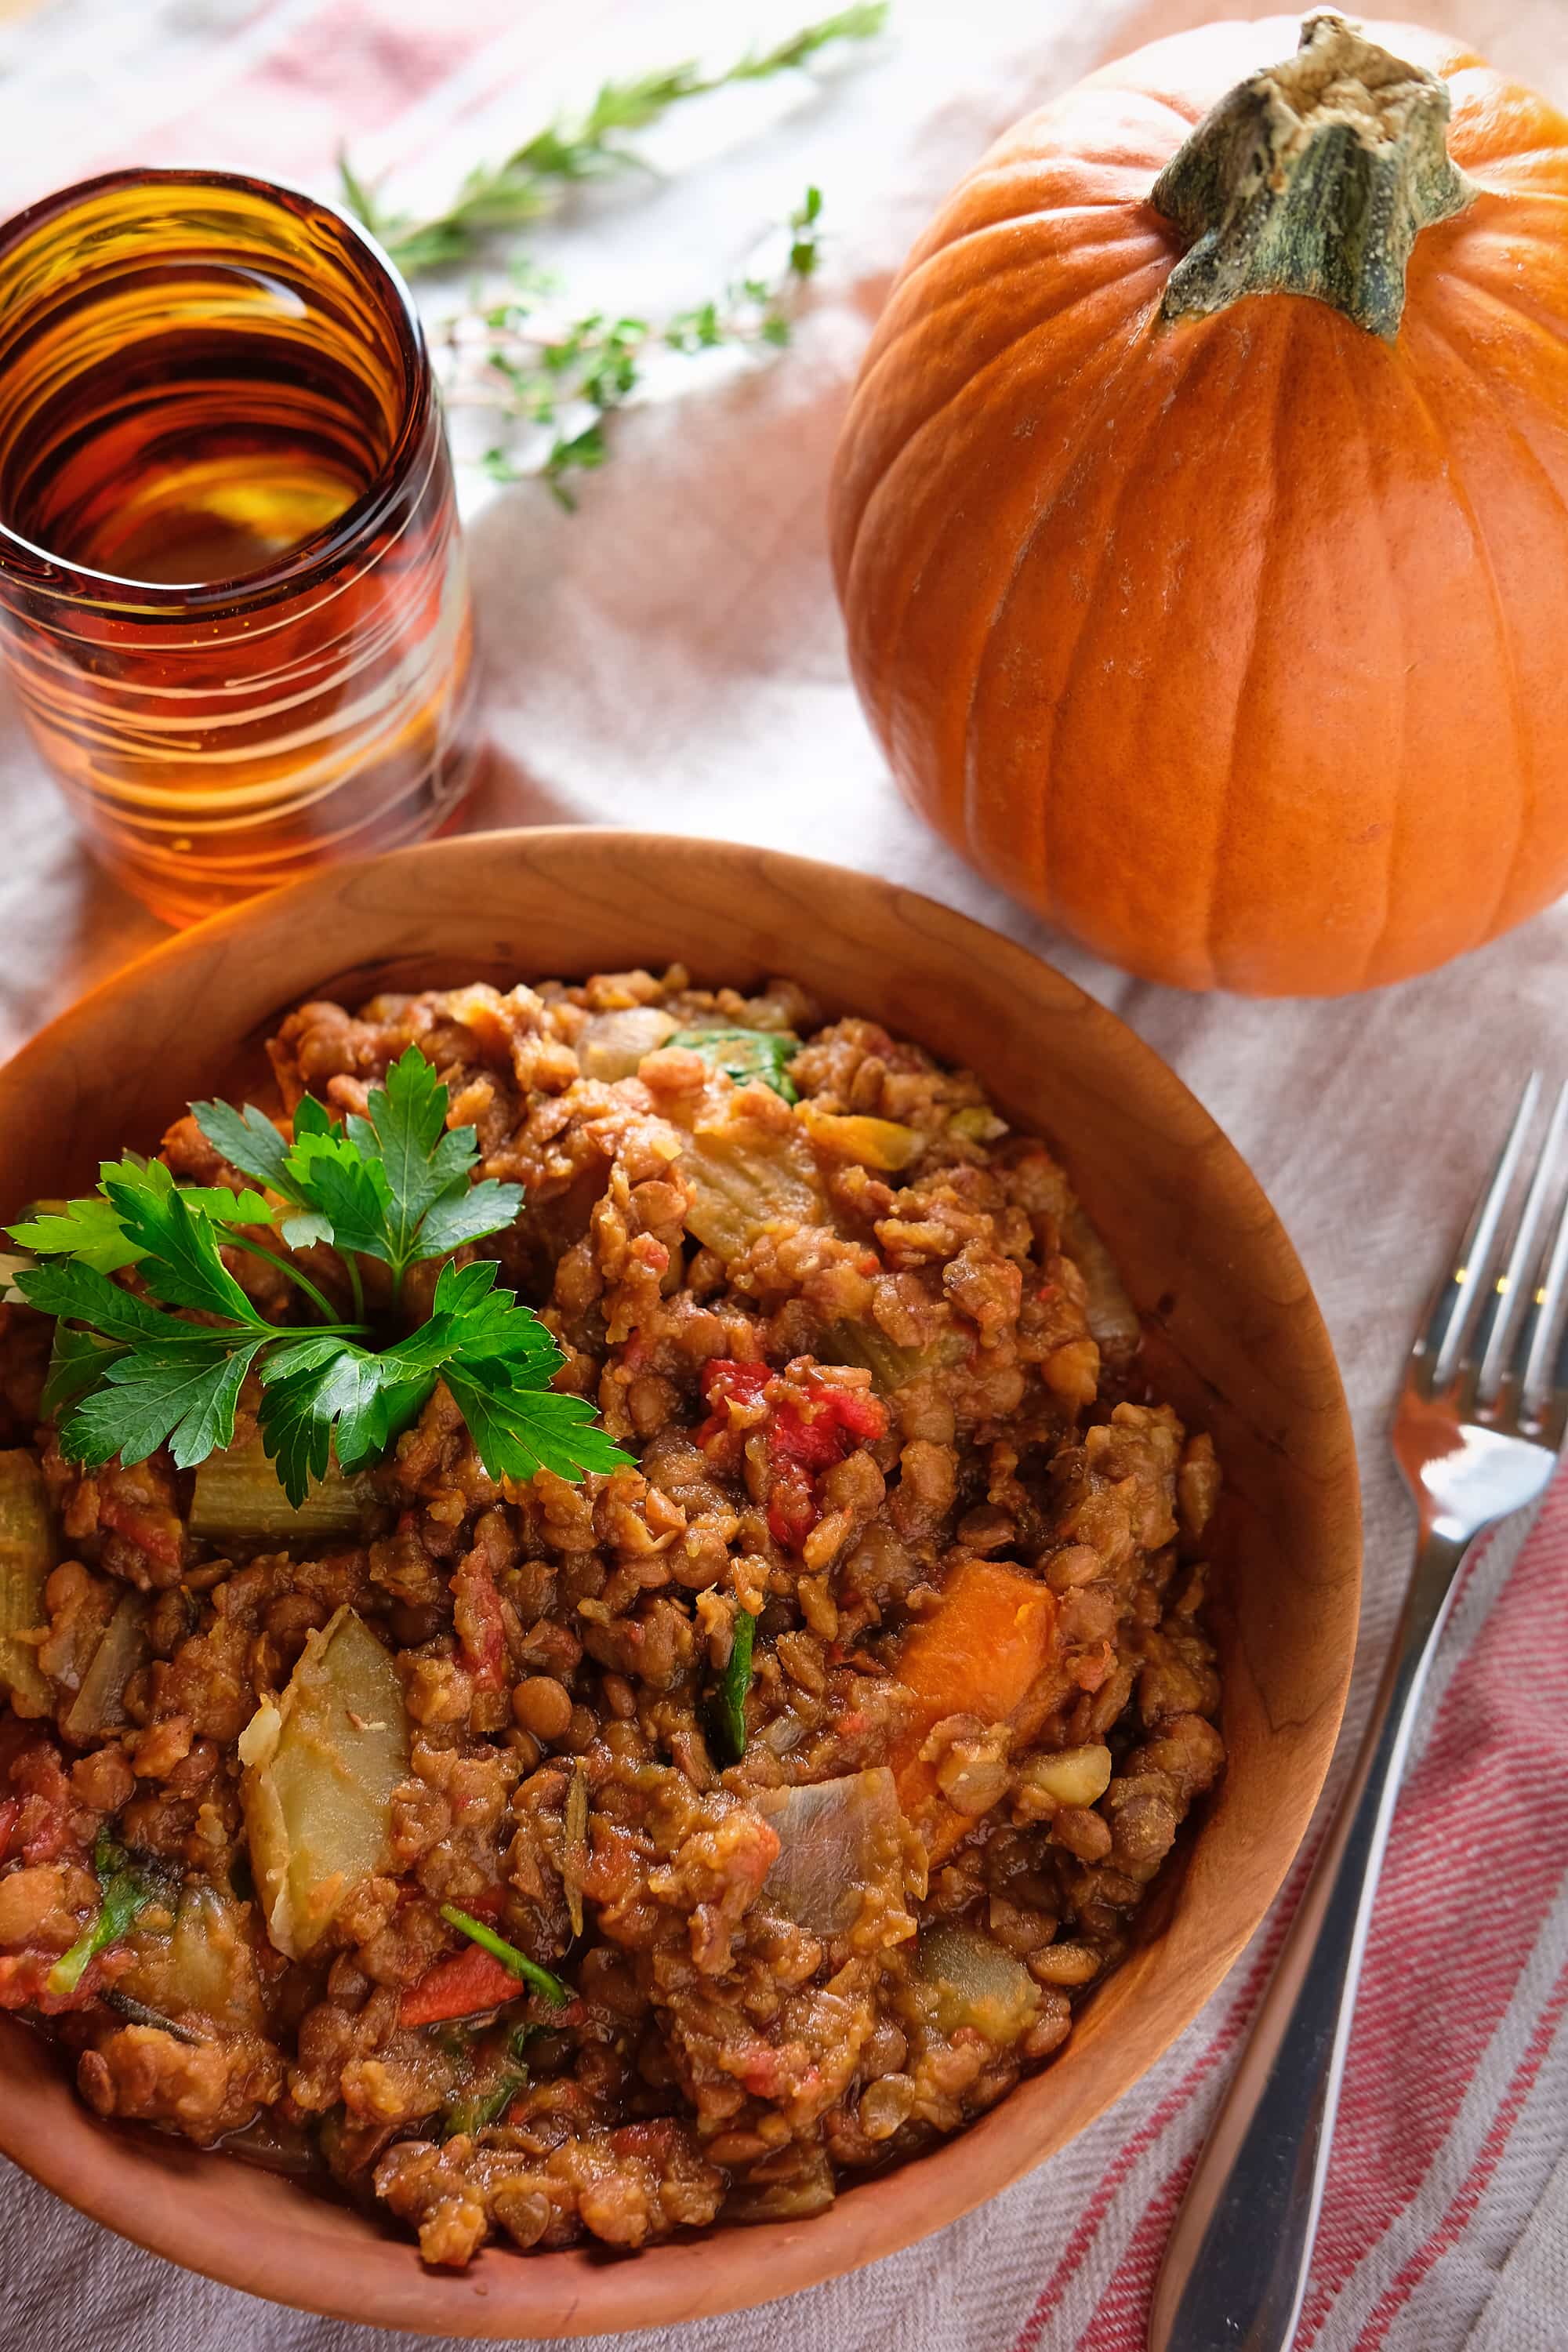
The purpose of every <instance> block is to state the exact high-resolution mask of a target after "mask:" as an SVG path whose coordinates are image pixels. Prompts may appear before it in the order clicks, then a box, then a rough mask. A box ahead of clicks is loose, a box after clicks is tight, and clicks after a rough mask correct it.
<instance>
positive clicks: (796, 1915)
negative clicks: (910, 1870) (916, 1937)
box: [747, 1764, 904, 1936]
mask: <svg viewBox="0 0 1568 2352" xmlns="http://www.w3.org/2000/svg"><path fill="white" fill-rule="evenodd" d="M747 1803H748V1804H749V1805H750V1806H751V1807H752V1811H754V1812H758V1813H760V1814H761V1815H762V1817H763V1821H765V1822H767V1823H768V1826H769V1827H770V1828H771V1829H772V1830H773V1831H774V1832H775V1833H776V1835H777V1837H778V1841H779V1850H778V1853H777V1855H776V1856H775V1857H774V1860H773V1867H772V1869H771V1870H770V1871H769V1872H768V1874H767V1877H766V1878H765V1879H764V1880H763V1892H762V1895H761V1898H760V1899H761V1902H762V1904H763V1906H764V1908H766V1909H768V1910H772V1911H774V1912H776V1913H778V1914H779V1915H780V1916H782V1917H784V1918H785V1919H789V1920H793V1921H794V1923H795V1926H796V1927H804V1928H805V1930H806V1931H807V1933H808V1934H809V1935H813V1936H839V1935H843V1934H844V1933H845V1932H846V1930H847V1929H848V1928H850V1927H854V1925H855V1923H856V1921H857V1919H858V1917H859V1916H860V1909H861V1903H862V1900H863V1897H864V1895H865V1894H866V1893H867V1891H868V1890H875V1891H877V1892H879V1893H880V1894H881V1895H882V1896H883V1898H884V1900H885V1901H886V1902H887V1903H888V1904H889V1906H896V1905H898V1904H899V1903H900V1900H901V1897H902V1893H903V1870H904V1817H903V1814H902V1813H901V1812H900V1809H899V1796H898V1790H897V1788H896V1786H895V1785H894V1780H893V1776H892V1773H891V1772H890V1771H889V1769H888V1767H887V1766H886V1765H885V1764H879V1765H876V1766H875V1767H874V1768H873V1769H871V1770H870V1771H868V1772H849V1773H846V1774H845V1775H844V1777H843V1778H842V1779H841V1780H817V1781H816V1782H813V1783H812V1784H810V1785H809V1786H806V1787H804V1788H798V1789H762V1790H757V1791H756V1792H755V1793H754V1794H752V1796H750V1797H748V1799H747Z"/></svg>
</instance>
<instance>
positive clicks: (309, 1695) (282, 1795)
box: [239, 1607, 408, 1960]
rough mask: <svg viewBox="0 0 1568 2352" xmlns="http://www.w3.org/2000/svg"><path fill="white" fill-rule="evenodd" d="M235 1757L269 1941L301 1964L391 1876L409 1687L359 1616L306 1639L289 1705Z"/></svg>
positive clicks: (254, 1728) (249, 1729)
mask: <svg viewBox="0 0 1568 2352" xmlns="http://www.w3.org/2000/svg"><path fill="white" fill-rule="evenodd" d="M239 1757H240V1761H241V1763H242V1764H243V1765H244V1766H245V1768H246V1769H245V1775H244V1779H243V1780H242V1781H241V1784H240V1801H241V1802H242V1804H243V1805H244V1808H245V1821H246V1828H247V1832H248V1835H249V1841H250V1864H251V1869H252V1871H253V1873H254V1874H255V1878H256V1885H257V1889H258V1894H259V1895H260V1898H261V1904H262V1908H263V1911H264V1913H265V1915H266V1918H267V1929H268V1935H269V1936H270V1937H271V1939H272V1942H273V1944H274V1945H275V1946H276V1948H278V1950H279V1951H280V1952H282V1953H284V1954H286V1955H287V1957H288V1958H289V1959H292V1960H297V1959H303V1958H305V1957H306V1955H307V1954H308V1953H310V1951H312V1950H313V1949H314V1948H315V1946H316V1945H317V1944H318V1943H319V1942H320V1941H321V1937H322V1936H323V1935H324V1934H325V1933H326V1930H327V1928H328V1927H330V1926H331V1922H332V1920H333V1918H334V1917H335V1916H337V1913H338V1911H339V1910H340V1909H341V1908H342V1904H343V1901H344V1899H345V1897H346V1896H347V1895H348V1894H349V1893H350V1891H351V1889H352V1888H353V1887H354V1886H355V1885H358V1884H359V1882H360V1881H361V1880H362V1879H364V1878H368V1877H370V1876H371V1875H372V1874H374V1873H375V1872H377V1871H381V1870H384V1868H385V1867H386V1864H387V1861H388V1859H389V1856H390V1852H391V1831H392V1823H391V1804H392V1792H393V1790H395V1788H396V1786H397V1784H398V1782H399V1781H400V1780H404V1779H405V1777H406V1775H407V1771H408V1718H407V1715H406V1712H405V1707H404V1704H403V1685H402V1684H401V1683H400V1682H399V1680H398V1678H397V1672H396V1669H395V1667H394V1665H393V1663H392V1660H391V1659H390V1658H389V1657H388V1655H387V1654H386V1652H385V1651H384V1649H383V1647H382V1645H381V1643H379V1642H378V1641H377V1640H376V1638H375V1635H374V1633H372V1632H371V1631H370V1629H369V1627H368V1626H366V1625H365V1624H364V1623H363V1622H362V1621H361V1620H360V1619H359V1618H358V1617H356V1616H355V1614H354V1612H353V1610H352V1609H350V1608H347V1607H344V1608H342V1609H340V1610H339V1611H338V1612H337V1615H336V1616H335V1617H333V1618H332V1620H331V1622H330V1623H329V1624H328V1625H326V1626H325V1627H323V1629H322V1630H321V1632H320V1633H312V1634H311V1635H310V1639H309V1641H308V1642H307V1643H306V1644H305V1649H304V1653H303V1654H302V1656H301V1657H300V1662H299V1664H298V1665H296V1667H295V1669H294V1672H293V1674H292V1675H291V1676H290V1678H289V1687H288V1688H287V1690H286V1691H285V1692H284V1693H283V1696H282V1698H281V1699H280V1700H279V1701H277V1702H276V1703H275V1702H273V1701H272V1700H268V1701H266V1702H265V1703H264V1704H263V1705H262V1706H259V1707H258V1709H257V1711H256V1713H255V1714H254V1715H253V1716H252V1717H251V1718H250V1721H249V1722H248V1723H247V1725H246V1727H245V1729H244V1731H243V1732H241V1734H240V1738H239Z"/></svg>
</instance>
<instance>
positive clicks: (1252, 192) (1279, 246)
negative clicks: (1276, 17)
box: [1150, 10, 1479, 341]
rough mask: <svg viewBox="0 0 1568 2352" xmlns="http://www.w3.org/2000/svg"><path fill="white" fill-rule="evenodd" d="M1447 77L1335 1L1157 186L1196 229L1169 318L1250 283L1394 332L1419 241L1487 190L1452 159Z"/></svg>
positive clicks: (1168, 297) (1199, 133)
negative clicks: (1391, 47) (1397, 50)
mask: <svg viewBox="0 0 1568 2352" xmlns="http://www.w3.org/2000/svg"><path fill="white" fill-rule="evenodd" d="M1448 112H1449V100H1448V87H1447V83H1446V82H1445V81H1443V80H1442V79H1440V78H1439V77H1438V76H1437V75H1436V74H1432V73H1427V72H1426V71H1425V70H1424V68H1421V67H1419V66H1412V65H1406V64H1405V62H1404V61H1403V59H1401V58H1395V57H1391V56H1390V55H1389V52H1388V51H1387V50H1386V49H1380V48H1379V47H1377V44H1376V43H1375V42H1374V41H1369V40H1368V39H1367V38H1366V37H1365V35H1364V34H1363V33H1362V32H1361V30H1360V29H1359V27H1358V26H1354V25H1352V24H1350V23H1348V22H1347V21H1346V19H1345V18H1344V17H1343V16H1336V15H1335V14H1333V13H1332V11H1331V10H1324V11H1323V12H1322V13H1321V15H1317V16H1309V17H1307V18H1306V19H1305V20H1304V22H1303V24H1302V26H1301V45H1300V48H1299V49H1298V50H1297V52H1296V54H1295V56H1294V57H1293V58H1286V60H1285V62H1284V63H1283V64H1282V65H1278V66H1270V67H1268V68H1267V69H1266V70H1265V71H1264V72H1262V73H1256V74H1253V75H1251V76H1250V77H1249V79H1247V80H1246V81H1244V82H1240V83H1238V84H1237V88H1236V89H1233V90H1232V91H1231V92H1230V94H1229V96H1228V97H1227V98H1222V99H1221V100H1220V101H1219V104H1218V105H1217V106H1215V107H1213V108H1211V110H1209V112H1208V113H1207V114H1205V117H1204V119H1203V121H1201V122H1200V123H1199V124H1198V126H1197V129H1196V130H1195V131H1194V132H1193V134H1192V136H1191V137H1190V138H1189V139H1188V140H1187V141H1186V142H1185V144H1184V146H1183V147H1182V148H1181V149H1180V150H1179V151H1178V152H1177V153H1176V154H1175V155H1174V156H1173V158H1172V159H1171V161H1170V163H1167V164H1166V166H1165V168H1164V170H1163V172H1162V173H1161V174H1160V176H1159V178H1158V179H1157V180H1156V181H1155V183H1154V185H1153V188H1152V192H1151V195H1150V202H1151V203H1152V205H1153V206H1154V209H1155V211H1156V212H1159V213H1163V215H1164V216H1165V218H1166V219H1167V220H1170V221H1173V222H1174V223H1175V225H1176V226H1177V227H1178V228H1179V229H1182V230H1184V232H1185V233H1186V235H1187V236H1189V237H1191V238H1192V239H1193V243H1192V245H1191V246H1190V247H1189V249H1188V250H1187V251H1186V252H1185V253H1184V255H1183V256H1182V258H1181V259H1180V261H1178V262H1177V264H1176V266H1175V268H1174V269H1173V271H1172V272H1171V275H1170V278H1169V279H1168V281H1167V283H1166V287H1165V297H1164V300H1163V304H1162V306H1161V309H1162V315H1163V317H1164V318H1166V319H1184V318H1190V317H1193V316H1194V315H1199V316H1206V315H1207V314H1209V313H1210V312H1212V311H1215V310H1224V309H1225V308H1226V304H1227V303H1230V302H1234V301H1237V299H1239V298H1240V296H1242V295H1243V294H1310V295H1312V296H1314V297H1315V298H1316V299H1317V300H1319V301H1320V302H1331V303H1332V305H1333V307H1334V309H1335V310H1342V311H1343V312H1344V315H1345V317H1346V318H1347V319H1351V320H1354V322H1355V324H1356V325H1357V326H1358V327H1365V328H1366V329H1368V331H1370V332H1371V333H1373V334H1374V335H1382V336H1384V337H1385V338H1386V339H1387V340H1388V341H1393V339H1394V336H1395V335H1396V334H1397V333H1398V331H1399V320H1400V317H1401V314H1402V312H1403V311H1404V309H1405V264H1406V263H1407V262H1408V260H1409V258H1410V248H1411V247H1412V246H1413V245H1414V244H1415V239H1416V238H1417V236H1419V235H1420V233H1421V231H1422V230H1423V229H1424V228H1426V226H1428V224H1429V223H1430V222H1432V221H1440V220H1447V219H1448V218H1449V216H1450V215H1452V214H1454V213H1458V212H1462V211H1463V210H1464V208H1465V206H1466V205H1468V204H1470V203H1472V202H1473V201H1474V199H1475V197H1476V196H1477V194H1479V190H1478V189H1477V187H1476V186H1475V184H1474V183H1473V181H1470V180H1468V179H1467V178H1466V177H1465V175H1464V173H1462V172H1460V171H1458V169H1457V168H1456V166H1455V165H1454V163H1452V162H1451V161H1450V159H1449V155H1448V148H1447V137H1446V135H1445V134H1446V131H1447V122H1448Z"/></svg>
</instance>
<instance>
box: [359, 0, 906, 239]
mask: <svg viewBox="0 0 1568 2352" xmlns="http://www.w3.org/2000/svg"><path fill="white" fill-rule="evenodd" d="M887 18H888V9H887V5H886V0H869V5H855V6H851V7H847V8H840V9H838V10H837V12H836V13H835V14H834V15H832V16H823V17H820V18H818V19H817V21H816V23H815V24H810V25H805V26H802V27H801V29H800V30H799V31H798V32H796V33H792V34H791V35H790V36H789V37H788V38H787V39H785V40H783V41H779V42H777V43H775V45H774V46H773V47H772V48H769V49H761V50H756V49H752V50H748V51H747V52H746V54H745V56H743V57H742V58H737V59H736V60H735V62H734V63H733V64H732V65H730V66H726V67H725V68H723V69H722V70H721V71H720V72H718V73H713V74H706V73H704V72H703V70H702V68H701V67H700V64H699V63H698V62H697V61H696V60H695V59H694V58H688V59H686V60H685V61H684V62H683V63H682V64H679V65H676V66H668V67H665V68H660V69H658V70H656V71H654V72H651V73H646V74H639V75H636V76H633V77H632V78H631V79H627V80H625V81H606V82H605V83H603V84H602V85H601V87H600V89H599V90H598V92H597V94H596V95H595V98H594V99H593V100H591V102H590V103H589V105H588V106H587V107H586V108H585V109H584V110H583V111H582V112H581V113H579V114H575V115H573V114H563V115H558V116H557V117H556V119H555V121H553V122H551V123H548V124H546V126H545V127H544V129H543V130H542V131H536V132H535V133H534V135H533V137H532V138H531V139H529V140H525V141H524V142H523V144H522V145H521V147H517V148H514V149H513V150H512V152H511V153H510V155H507V156H504V157H503V158H502V159H501V161H500V163H481V164H478V165H476V166H475V168H474V169H473V170H472V171H471V172H469V173H468V175H467V177H466V178H465V179H464V180H463V181H462V183H461V184H460V185H459V186H458V189H457V191H456V193H455V194H454V195H453V196H452V198H451V200H450V202H449V203H448V204H447V205H445V206H444V208H443V209H442V210H441V211H439V212H436V213H432V214H429V215H426V217H424V218H423V219H421V218H419V217H418V216H416V215H412V214H408V213H399V212H392V211H388V210H387V209H386V208H385V207H384V205H383V204H382V202H381V199H380V197H379V195H378V194H377V192H376V190H375V188H374V186H372V185H371V184H369V183H367V182H366V181H365V180H364V179H363V176H362V175H361V174H360V173H358V172H357V171H356V170H355V169H354V167H353V163H351V162H350V160H349V158H348V156H347V155H346V154H342V155H340V156H339V159H338V175H339V179H340V181H341V184H342V195H343V200H344V202H345V204H346V205H348V206H349V208H350V210H351V211H353V212H354V213H356V214H357V215H358V216H359V218H360V219H361V220H363V223H364V224H365V226H366V227H367V228H368V229H369V230H370V231H371V233H372V234H373V236H376V237H378V238H379V239H380V241H381V243H382V244H383V245H384V247H386V249H387V251H388V253H390V255H391V256H392V258H393V259H394V260H395V262H396V263H397V265H398V267H399V268H401V269H403V270H404V271H405V273H406V274H407V275H408V276H409V277H411V278H413V277H420V276H423V275H425V274H426V273H428V272H430V271H432V270H440V269H450V268H456V267H458V266H459V265H460V264H462V263H465V262H471V261H473V260H475V259H477V258H479V257H482V256H483V255H484V254H485V253H486V252H487V251H488V250H489V248H491V247H493V246H494V245H495V244H497V243H498V242H500V241H504V240H505V239H507V238H508V237H510V236H514V235H515V234H516V232H517V231H518V230H519V229H521V228H526V227H528V226H531V224H532V223H533V222H535V221H538V220H541V219H542V218H543V217H544V216H545V215H547V214H550V213H552V212H554V211H556V210H558V209H559V207H560V206H561V205H562V204H563V202H564V201H565V199H566V197H567V196H568V195H569V194H570V193H571V191H572V190H573V189H574V188H575V187H578V186H581V185H582V184H584V182H587V181H593V180H602V179H605V178H606V177H608V176H610V175H611V174H613V173H623V172H630V171H646V170H647V165H646V163H644V162H643V160H642V158H641V157H640V156H639V155H638V154H637V150H636V149H635V147H630V146H628V145H626V140H627V138H628V137H629V136H630V135H631V134H633V133H635V132H637V131H647V130H649V129H651V128H652V127H653V125H654V124H655V123H657V122H659V121H662V120H663V119H664V117H665V116H666V115H667V114H668V113H669V112H670V111H671V110H672V109H674V108H676V107H678V106H681V105H684V104H685V103H686V101H687V100H689V99H694V98H705V97H708V96H710V94H711V93H712V92H713V91H715V90H719V89H727V88H730V87H731V86H733V85H734V84H736V83H740V82H753V81H767V80H771V79H773V77H774V76H775V75H778V74H783V73H792V72H798V71H799V70H800V69H801V68H803V67H805V66H807V65H809V64H810V63H811V61H812V60H813V59H814V58H816V57H817V56H818V55H819V54H820V53H821V52H822V51H823V50H824V49H826V48H831V47H834V46H836V45H837V43H839V42H841V41H866V40H870V39H872V38H873V37H875V36H876V35H877V34H879V32H881V30H882V29H883V26H885V25H886V23H887Z"/></svg>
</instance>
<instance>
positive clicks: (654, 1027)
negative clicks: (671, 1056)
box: [577, 1004, 677, 1084]
mask: <svg viewBox="0 0 1568 2352" xmlns="http://www.w3.org/2000/svg"><path fill="white" fill-rule="evenodd" d="M676 1025H677V1024H676V1023H675V1020H674V1019H673V1017H672V1016H671V1015H670V1014H669V1013H661V1012H660V1011H659V1008H658V1005H657V1004H628V1005H626V1007H625V1008H624V1009H623V1010H622V1011H620V1012H618V1013H591V1014H590V1015H589V1017H588V1019H587V1020H586V1021H585V1022H584V1024H583V1026H582V1028H581V1029H580V1030H579V1032H578V1034H577V1066H578V1068H579V1069H580V1070H581V1071H582V1073H583V1076H584V1077H585V1078H599V1079H602V1080H604V1081H605V1082H606V1083H610V1084H613V1083H614V1081H615V1080H616V1078H635V1077H636V1076H637V1065H638V1063H639V1062H640V1061H641V1060H642V1057H643V1055H645V1054H657V1053H658V1049H659V1047H660V1046H661V1045H663V1044H664V1042H665V1040H666V1039H667V1038H668V1037H673V1036H674V1034H675V1031H676Z"/></svg>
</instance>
